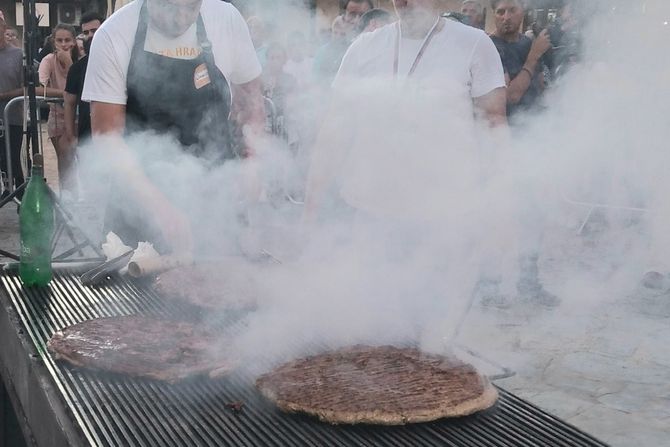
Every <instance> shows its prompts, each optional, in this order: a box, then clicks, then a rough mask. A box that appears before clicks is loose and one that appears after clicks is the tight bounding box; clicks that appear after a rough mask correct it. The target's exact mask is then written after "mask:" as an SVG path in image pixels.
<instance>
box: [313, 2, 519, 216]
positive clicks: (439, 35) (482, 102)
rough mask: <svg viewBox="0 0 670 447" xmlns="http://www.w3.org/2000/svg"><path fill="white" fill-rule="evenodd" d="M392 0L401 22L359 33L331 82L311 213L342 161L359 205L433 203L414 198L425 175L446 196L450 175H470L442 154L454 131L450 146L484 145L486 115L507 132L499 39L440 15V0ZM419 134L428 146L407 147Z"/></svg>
mask: <svg viewBox="0 0 670 447" xmlns="http://www.w3.org/2000/svg"><path fill="white" fill-rule="evenodd" d="M394 5H395V8H396V11H397V13H398V16H399V17H400V21H399V22H396V23H394V24H390V25H386V26H384V27H382V28H380V29H378V30H376V31H375V32H373V33H367V34H363V35H361V36H360V37H359V38H358V39H357V40H356V41H355V42H354V43H353V44H352V45H351V47H350V48H349V50H348V51H347V53H346V54H345V56H344V59H343V61H342V65H341V67H340V70H339V72H338V73H337V76H336V77H335V80H334V81H333V97H334V100H333V102H332V104H331V107H330V112H329V115H328V116H327V117H326V118H325V119H324V121H323V122H324V125H323V127H322V129H321V131H320V135H319V138H318V140H317V144H316V149H315V154H314V157H313V164H312V168H311V172H310V178H309V181H308V185H307V212H308V213H313V212H314V210H315V208H316V207H317V206H318V205H319V203H320V201H321V195H322V191H323V190H324V188H327V187H328V185H329V184H330V182H331V180H332V179H333V176H334V175H335V173H336V172H341V171H338V169H337V168H339V167H341V166H344V167H343V168H342V170H343V172H342V173H341V178H340V184H341V188H342V191H341V192H342V196H343V198H344V199H345V200H346V201H347V202H348V203H349V204H350V205H352V206H354V207H355V208H357V209H362V210H365V211H366V212H369V213H374V214H377V215H387V216H388V215H390V216H395V217H406V214H407V212H408V211H409V210H414V211H416V212H419V213H420V212H422V210H420V209H419V208H422V207H423V208H426V210H425V211H426V212H430V210H428V209H427V208H434V207H433V205H432V204H431V201H430V200H419V201H417V200H415V197H412V196H413V195H414V194H413V192H414V191H416V190H417V189H419V187H417V184H416V183H417V182H423V183H425V184H426V188H424V189H425V193H426V194H427V195H428V196H429V197H430V196H433V195H434V196H435V198H441V197H443V195H444V194H445V191H444V189H443V188H441V187H440V185H441V184H442V182H443V181H444V180H445V179H447V180H448V179H449V178H453V177H454V175H455V176H456V177H458V178H459V179H460V180H465V181H470V180H471V179H467V178H465V177H466V176H465V175H464V174H463V170H464V169H465V168H466V167H464V166H452V167H451V170H453V171H454V172H453V173H452V174H453V175H452V176H450V175H449V171H448V170H445V169H447V168H448V167H447V166H445V165H444V164H442V165H440V163H438V161H439V160H442V159H443V158H444V157H443V154H444V153H446V151H448V150H450V149H449V146H450V145H446V144H444V141H445V140H446V139H450V140H453V141H458V142H459V143H460V144H457V146H459V148H453V149H451V150H457V151H459V152H467V151H476V149H475V148H474V145H475V138H476V132H475V130H476V123H477V121H478V120H479V121H482V122H484V123H486V124H487V125H488V127H490V128H496V130H495V131H494V132H497V133H498V135H499V136H498V138H506V131H507V120H506V114H505V103H506V101H505V77H504V73H503V69H502V64H501V61H500V56H499V55H498V52H497V51H496V48H495V46H494V45H493V43H492V42H491V39H490V38H489V37H488V36H487V35H486V34H485V33H484V32H483V31H481V30H478V29H475V28H472V27H468V26H465V25H463V24H460V23H457V22H455V21H451V20H447V19H440V18H439V16H440V14H439V9H438V2H437V1H436V0H406V1H401V0H396V1H394ZM342 111H348V112H347V113H342ZM366 115H367V117H366ZM371 116H374V119H371ZM385 117H386V118H385ZM438 117H440V119H438ZM397 121H399V122H397ZM417 142H421V144H422V146H423V147H422V152H421V154H417V153H416V152H415V151H413V150H408V149H409V148H412V149H414V146H416V144H417ZM426 143H427V144H426ZM408 167H414V168H416V170H415V172H413V173H408V172H407V169H408ZM403 177H404V178H409V179H411V181H412V185H411V186H412V187H411V188H407V187H406V186H408V185H404V184H403V183H402V182H399V181H398V178H403ZM445 187H447V185H445ZM417 202H418V203H417ZM432 203H433V204H434V203H436V202H432ZM424 205H425V206H424ZM403 215H405V216H403ZM419 217H420V218H423V216H419Z"/></svg>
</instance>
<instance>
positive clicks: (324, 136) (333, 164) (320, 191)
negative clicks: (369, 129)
mask: <svg viewBox="0 0 670 447" xmlns="http://www.w3.org/2000/svg"><path fill="white" fill-rule="evenodd" d="M336 110H340V113H337V112H336ZM341 110H342V109H341V108H337V109H336V108H331V111H330V112H329V113H327V114H326V116H325V118H324V120H323V124H322V127H321V129H320V131H319V134H318V136H317V139H316V142H315V144H314V151H313V153H312V157H311V160H310V166H309V172H308V175H307V184H306V187H305V213H306V214H307V215H308V216H309V217H313V216H314V215H315V213H316V211H317V209H318V208H319V206H320V205H321V203H322V202H323V200H324V196H325V195H326V192H327V191H328V189H329V188H330V187H331V185H333V183H334V180H335V178H336V177H337V175H338V173H339V172H340V167H341V165H342V162H343V160H344V159H345V157H346V156H347V154H348V151H349V146H350V144H351V139H350V138H349V135H350V134H349V133H347V132H350V131H351V130H352V129H354V126H353V124H352V123H346V122H344V121H345V120H344V119H343V118H344V117H345V116H347V117H349V115H346V114H344V113H342V111H341Z"/></svg>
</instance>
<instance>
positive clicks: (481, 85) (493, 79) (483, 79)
mask: <svg viewBox="0 0 670 447" xmlns="http://www.w3.org/2000/svg"><path fill="white" fill-rule="evenodd" d="M471 60H472V63H471V66H470V70H471V74H472V85H471V87H470V96H472V97H473V98H478V97H480V96H484V95H485V94H487V93H490V92H491V91H493V90H495V89H497V88H500V87H505V85H506V84H505V73H504V72H503V66H502V62H501V60H500V54H498V50H497V49H496V46H495V44H494V43H493V41H492V40H491V38H490V37H488V36H487V35H486V34H482V36H481V38H480V39H479V40H478V41H477V44H476V45H475V48H474V50H473V53H472V59H471Z"/></svg>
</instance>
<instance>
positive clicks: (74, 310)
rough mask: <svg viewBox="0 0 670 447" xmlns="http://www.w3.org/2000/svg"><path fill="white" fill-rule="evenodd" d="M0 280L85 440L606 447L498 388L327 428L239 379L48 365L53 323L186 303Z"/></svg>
mask: <svg viewBox="0 0 670 447" xmlns="http://www.w3.org/2000/svg"><path fill="white" fill-rule="evenodd" d="M1 280H2V286H3V288H4V289H5V291H6V292H7V294H8V295H9V297H10V299H11V301H12V304H13V306H14V307H15V310H16V311H17V313H18V314H19V316H20V319H21V321H22V323H23V325H24V328H25V331H26V332H27V333H28V335H29V336H30V338H31V340H32V342H33V343H34V344H35V346H36V347H37V350H38V352H39V353H40V356H41V358H42V360H43V362H44V364H45V365H46V367H47V369H48V371H49V373H50V375H51V378H52V379H53V382H54V383H55V385H56V387H57V388H58V390H59V391H60V394H61V396H62V398H63V400H64V402H65V404H66V406H67V407H68V408H69V409H70V410H71V417H73V418H74V420H75V421H76V424H77V425H78V426H79V428H80V429H81V434H82V437H83V439H84V440H85V442H86V443H87V444H90V445H96V446H98V445H99V446H111V445H116V446H147V447H153V446H201V445H202V446H226V445H230V446H258V445H263V446H266V445H281V446H285V445H305V446H323V445H332V446H351V445H360V446H375V445H384V446H386V445H397V446H401V445H404V446H423V445H439V446H467V447H470V446H471V447H487V446H510V447H512V446H538V447H546V446H565V447H579V446H605V444H603V443H601V442H599V441H597V440H595V439H593V438H592V437H590V436H589V435H587V434H585V433H583V432H581V431H579V430H577V429H576V428H574V427H572V426H570V425H568V424H566V423H564V422H563V421H561V420H559V419H557V418H555V417H553V416H551V415H548V414H547V413H544V412H543V411H541V410H540V409H538V408H537V407H535V406H533V405H531V404H529V403H527V402H525V401H523V400H521V399H519V398H518V397H516V396H514V395H512V394H510V393H508V392H506V391H504V390H502V389H500V390H499V391H500V400H499V402H498V404H497V406H496V407H494V408H493V409H491V410H489V411H486V412H483V413H480V414H478V415H474V416H471V417H467V418H461V419H458V420H441V421H436V422H433V423H427V424H416V425H409V426H402V427H380V426H331V425H328V424H323V423H320V422H318V421H316V420H314V419H312V418H309V417H305V416H299V415H287V414H283V413H281V412H279V411H277V410H276V409H275V408H273V407H272V405H270V404H268V403H267V402H266V401H265V400H264V399H263V398H262V397H261V396H260V395H259V394H258V393H257V392H256V391H255V389H254V388H253V386H252V384H251V383H249V381H248V380H247V379H245V378H243V377H236V376H233V377H229V378H225V379H221V380H214V381H212V380H204V379H203V380H193V381H189V382H186V383H181V384H178V385H168V384H164V383H160V382H155V381H150V380H139V379H131V378H126V377H122V376H116V375H105V374H97V373H90V372H86V371H83V370H76V369H71V368H69V367H66V366H63V365H61V364H56V363H55V362H54V360H53V359H52V358H51V356H50V355H49V353H48V352H47V350H46V348H45V346H46V341H47V340H48V339H49V338H50V337H51V335H52V334H53V333H54V332H55V331H56V330H59V329H61V328H63V327H65V326H69V325H72V324H75V323H78V322H81V321H85V320H88V319H91V318H97V317H105V316H116V315H129V314H137V313H139V314H146V315H153V316H166V317H176V316H179V315H184V313H187V312H189V309H187V308H179V307H178V306H173V305H172V304H170V305H169V306H168V305H166V304H165V303H164V302H162V301H161V299H160V298H159V297H158V296H156V295H155V294H154V293H153V291H151V290H150V289H147V288H145V287H144V286H143V285H142V283H133V282H129V281H127V280H125V279H120V278H112V279H110V280H109V281H108V282H107V283H105V285H103V286H101V287H99V288H85V287H82V286H81V284H80V283H79V280H78V277H77V276H76V275H75V274H74V272H71V271H66V272H60V273H56V274H55V277H54V280H53V281H52V282H51V285H50V287H49V289H48V290H46V289H45V290H34V289H24V288H23V287H22V285H21V282H20V280H19V279H18V276H17V275H16V274H15V273H9V272H6V273H4V274H3V275H2V277H1ZM237 401H241V402H244V407H243V409H242V411H241V412H239V413H238V412H234V411H232V410H231V409H229V408H227V407H226V404H227V403H232V402H237Z"/></svg>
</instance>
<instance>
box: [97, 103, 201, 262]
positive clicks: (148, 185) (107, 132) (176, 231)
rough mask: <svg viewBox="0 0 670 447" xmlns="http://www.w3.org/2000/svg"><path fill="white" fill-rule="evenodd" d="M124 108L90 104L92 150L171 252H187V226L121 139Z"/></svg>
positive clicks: (190, 241) (188, 240) (188, 225)
mask: <svg viewBox="0 0 670 447" xmlns="http://www.w3.org/2000/svg"><path fill="white" fill-rule="evenodd" d="M125 123H126V106H125V105H123V104H110V103H104V102H97V101H93V102H91V130H92V132H93V140H94V144H95V146H96V147H99V148H101V149H103V152H104V154H105V155H106V161H107V162H108V166H109V167H110V169H111V170H112V171H113V172H118V173H120V174H122V175H123V179H124V181H125V182H126V184H127V185H128V187H129V188H130V189H131V191H133V193H134V194H135V198H136V199H137V201H138V202H139V203H140V204H141V205H142V206H144V208H145V209H146V210H147V211H148V212H149V215H151V216H152V217H154V218H155V220H156V222H157V223H158V224H159V225H160V227H161V230H162V232H163V236H164V237H165V239H166V241H167V242H168V244H170V245H171V246H172V248H173V249H174V250H179V251H187V252H190V251H191V250H192V248H193V242H192V234H191V226H190V223H189V221H188V219H187V218H186V216H184V215H183V214H182V213H181V212H180V211H179V210H178V209H177V208H175V207H174V205H173V204H172V203H171V202H170V200H168V198H167V197H166V196H165V194H163V192H161V191H160V190H159V189H158V188H156V186H155V185H154V184H153V183H152V182H151V180H149V178H148V177H147V176H146V174H145V173H144V170H143V169H142V166H140V164H139V162H138V160H137V158H136V157H135V156H134V155H133V154H132V153H131V151H130V148H129V147H128V145H127V144H126V142H125V141H124V139H123V132H124V129H125Z"/></svg>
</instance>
